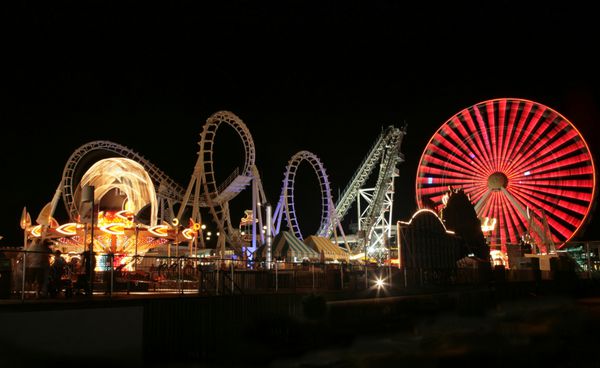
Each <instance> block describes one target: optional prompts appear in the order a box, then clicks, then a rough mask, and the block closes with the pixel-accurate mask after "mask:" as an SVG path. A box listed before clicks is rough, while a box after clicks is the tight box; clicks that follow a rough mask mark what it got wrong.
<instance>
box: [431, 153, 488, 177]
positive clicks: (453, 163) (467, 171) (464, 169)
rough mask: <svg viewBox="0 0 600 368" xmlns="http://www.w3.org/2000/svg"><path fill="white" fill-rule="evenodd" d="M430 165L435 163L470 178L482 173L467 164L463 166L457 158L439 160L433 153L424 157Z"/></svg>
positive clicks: (479, 175)
mask: <svg viewBox="0 0 600 368" xmlns="http://www.w3.org/2000/svg"><path fill="white" fill-rule="evenodd" d="M425 159H426V160H427V161H428V162H429V163H431V164H432V165H437V166H439V167H443V168H445V169H446V168H447V169H448V170H452V171H453V172H455V173H458V174H461V175H464V176H465V177H470V178H478V177H482V175H481V174H480V173H478V172H476V171H474V170H473V168H472V167H471V168H469V167H468V166H463V165H462V164H461V163H460V162H459V160H458V159H456V160H454V159H451V157H448V160H447V161H444V160H441V159H439V158H437V157H435V156H433V155H427V156H426V158H425Z"/></svg>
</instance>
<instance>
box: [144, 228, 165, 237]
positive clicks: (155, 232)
mask: <svg viewBox="0 0 600 368" xmlns="http://www.w3.org/2000/svg"><path fill="white" fill-rule="evenodd" d="M168 230H169V227H168V226H167V225H156V226H152V227H151V228H149V229H148V231H149V232H150V233H152V234H153V235H156V236H160V237H166V236H167V235H168Z"/></svg>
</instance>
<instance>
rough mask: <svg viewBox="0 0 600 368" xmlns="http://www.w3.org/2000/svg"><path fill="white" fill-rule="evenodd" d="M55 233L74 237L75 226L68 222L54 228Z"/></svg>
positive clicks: (75, 232)
mask: <svg viewBox="0 0 600 368" xmlns="http://www.w3.org/2000/svg"><path fill="white" fill-rule="evenodd" d="M56 231H57V232H59V233H61V234H64V235H76V234H77V224H76V223H75V222H69V223H68V224H64V225H60V226H59V227H57V228H56Z"/></svg>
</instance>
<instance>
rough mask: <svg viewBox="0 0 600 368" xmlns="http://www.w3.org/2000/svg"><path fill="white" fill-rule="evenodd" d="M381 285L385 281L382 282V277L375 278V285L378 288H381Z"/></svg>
mask: <svg viewBox="0 0 600 368" xmlns="http://www.w3.org/2000/svg"><path fill="white" fill-rule="evenodd" d="M383 285H385V283H384V282H383V279H380V278H377V279H376V280H375V286H377V288H378V289H381V288H382V287H383Z"/></svg>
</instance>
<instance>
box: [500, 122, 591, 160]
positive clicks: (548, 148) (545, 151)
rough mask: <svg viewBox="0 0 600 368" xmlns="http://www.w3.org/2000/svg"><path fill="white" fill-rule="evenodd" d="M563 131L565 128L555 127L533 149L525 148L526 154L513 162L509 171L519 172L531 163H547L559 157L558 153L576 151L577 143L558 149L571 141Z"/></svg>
mask: <svg viewBox="0 0 600 368" xmlns="http://www.w3.org/2000/svg"><path fill="white" fill-rule="evenodd" d="M564 129H565V128H562V129H560V128H558V127H555V129H553V130H552V131H551V132H549V133H548V134H546V135H544V138H542V139H541V140H540V141H539V142H538V144H537V145H536V146H535V147H533V148H528V149H527V148H526V151H525V152H526V154H525V155H523V156H522V157H521V158H520V160H518V161H515V162H514V163H513V165H511V168H509V169H513V168H514V170H516V171H520V170H522V167H523V166H527V165H530V164H531V163H532V162H535V163H539V162H540V161H541V160H545V161H547V160H549V159H552V158H553V157H559V156H560V155H559V152H570V151H573V150H575V149H577V146H578V144H577V142H575V143H574V144H572V145H568V146H567V147H563V148H560V147H562V146H564V145H565V144H568V142H569V141H570V140H571V139H572V138H567V137H569V134H568V133H567V135H565V134H564ZM579 148H581V147H579ZM561 154H564V153H561Z"/></svg>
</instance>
